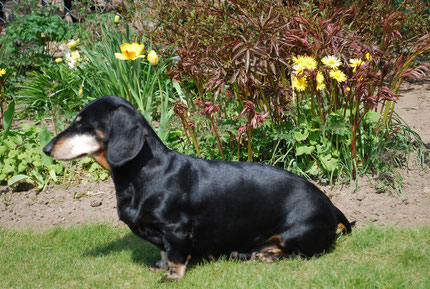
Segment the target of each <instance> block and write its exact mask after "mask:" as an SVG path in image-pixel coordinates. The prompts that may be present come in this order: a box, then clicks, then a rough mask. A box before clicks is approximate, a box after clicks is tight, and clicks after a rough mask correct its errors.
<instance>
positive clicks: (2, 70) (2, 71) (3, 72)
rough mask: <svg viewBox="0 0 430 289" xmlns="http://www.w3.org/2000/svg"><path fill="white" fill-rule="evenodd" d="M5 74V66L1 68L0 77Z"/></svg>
mask: <svg viewBox="0 0 430 289" xmlns="http://www.w3.org/2000/svg"><path fill="white" fill-rule="evenodd" d="M5 74H6V69H4V68H2V69H0V77H1V76H2V75H5Z"/></svg>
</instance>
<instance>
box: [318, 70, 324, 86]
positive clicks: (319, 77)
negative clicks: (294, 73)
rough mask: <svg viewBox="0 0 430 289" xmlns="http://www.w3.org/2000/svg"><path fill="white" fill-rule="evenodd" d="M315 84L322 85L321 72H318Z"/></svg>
mask: <svg viewBox="0 0 430 289" xmlns="http://www.w3.org/2000/svg"><path fill="white" fill-rule="evenodd" d="M316 80H317V83H323V82H324V75H323V74H322V72H321V71H318V73H317V76H316Z"/></svg>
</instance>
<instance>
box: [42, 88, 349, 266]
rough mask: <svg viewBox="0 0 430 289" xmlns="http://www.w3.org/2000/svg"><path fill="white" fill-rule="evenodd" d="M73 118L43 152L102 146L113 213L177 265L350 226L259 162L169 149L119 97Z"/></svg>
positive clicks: (303, 247)
mask: <svg viewBox="0 0 430 289" xmlns="http://www.w3.org/2000/svg"><path fill="white" fill-rule="evenodd" d="M78 117H79V122H77V121H76V120H75V121H74V122H73V123H72V124H71V125H70V127H69V128H67V129H66V130H65V131H64V132H62V133H61V134H59V135H58V136H57V137H55V138H54V139H53V140H52V141H51V142H50V143H49V144H48V145H47V146H46V147H45V148H44V151H45V153H46V154H48V155H49V154H50V152H51V151H52V148H53V147H54V146H55V145H56V143H57V142H58V140H59V139H61V138H62V137H66V136H70V135H73V134H79V133H81V132H84V133H87V134H92V135H93V136H94V137H97V138H98V140H99V141H100V142H101V145H102V147H103V148H105V149H106V151H107V153H106V156H107V157H106V158H107V163H108V164H109V165H110V167H111V171H112V179H113V181H114V183H115V188H116V197H117V201H118V215H119V218H120V219H121V220H122V221H124V222H125V223H126V224H127V225H128V226H129V227H130V229H131V230H132V231H133V232H134V233H135V234H137V235H139V236H140V237H142V238H143V239H145V240H147V241H149V242H151V243H152V244H154V245H156V246H157V247H159V248H160V249H161V250H163V251H165V252H166V253H167V256H168V259H169V261H171V262H176V263H179V264H186V262H187V260H188V258H189V256H190V255H191V256H192V257H216V256H219V255H223V254H226V255H229V254H232V256H247V257H248V258H251V257H252V256H255V254H257V256H258V254H260V253H268V252H269V251H270V250H268V249H270V248H271V249H272V251H270V252H272V253H273V252H274V253H273V254H275V255H277V256H278V255H290V254H297V253H298V254H301V255H303V256H313V255H315V254H319V253H322V252H324V251H326V250H328V249H329V248H330V247H331V246H332V244H333V242H334V240H335V236H336V230H337V225H338V223H341V224H343V225H344V227H345V228H346V231H347V232H350V231H351V225H350V223H349V222H348V220H347V219H346V218H345V216H344V215H343V214H342V212H341V211H340V210H338V209H337V208H336V207H335V206H334V205H333V204H332V202H331V201H330V199H329V198H328V197H327V196H326V195H325V194H324V193H322V192H321V191H320V190H319V189H318V188H317V187H316V186H314V185H313V184H311V183H310V182H308V181H307V180H305V179H303V178H301V177H299V176H297V175H295V174H293V173H291V172H289V171H286V170H283V169H280V168H276V167H272V166H268V165H264V164H258V163H250V162H225V161H211V160H204V159H199V158H195V157H191V156H187V155H183V154H180V153H178V152H175V151H172V150H169V149H168V148H167V147H166V146H165V145H164V144H163V143H162V142H161V141H160V139H159V138H158V137H157V135H156V134H155V132H154V131H153V129H152V128H151V126H150V125H149V124H148V123H147V121H146V120H145V119H144V118H143V116H142V115H141V114H140V113H138V112H137V111H136V110H135V109H134V108H133V107H132V106H131V105H130V104H129V103H128V102H126V101H125V100H123V99H122V98H119V97H115V96H106V97H103V98H100V99H98V100H96V101H94V102H92V103H91V104H89V105H88V106H87V107H85V108H84V109H83V110H82V111H81V112H80V113H79V114H78V116H77V118H78ZM96 130H98V131H99V132H102V136H104V137H100V133H99V134H96V133H95V132H96ZM275 249H278V251H280V252H277V251H276V250H275Z"/></svg>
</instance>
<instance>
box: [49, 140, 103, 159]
mask: <svg viewBox="0 0 430 289" xmlns="http://www.w3.org/2000/svg"><path fill="white" fill-rule="evenodd" d="M101 149H102V145H101V144H100V143H99V142H98V141H97V140H96V139H95V137H92V136H90V135H75V136H71V137H65V138H61V139H59V140H58V141H57V142H56V143H55V145H54V147H53V149H52V152H51V156H52V158H54V159H56V160H73V159H76V158H78V157H81V156H85V155H91V154H93V153H95V152H97V151H99V150H101Z"/></svg>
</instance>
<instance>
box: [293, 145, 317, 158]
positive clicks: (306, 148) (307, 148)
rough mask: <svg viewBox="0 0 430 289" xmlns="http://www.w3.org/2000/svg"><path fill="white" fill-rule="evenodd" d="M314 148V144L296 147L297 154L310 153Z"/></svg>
mask: <svg viewBox="0 0 430 289" xmlns="http://www.w3.org/2000/svg"><path fill="white" fill-rule="evenodd" d="M314 149H315V147H314V146H307V145H298V146H297V147H296V156H301V155H303V154H306V155H310V154H311V153H312V152H313V151H314Z"/></svg>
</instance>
